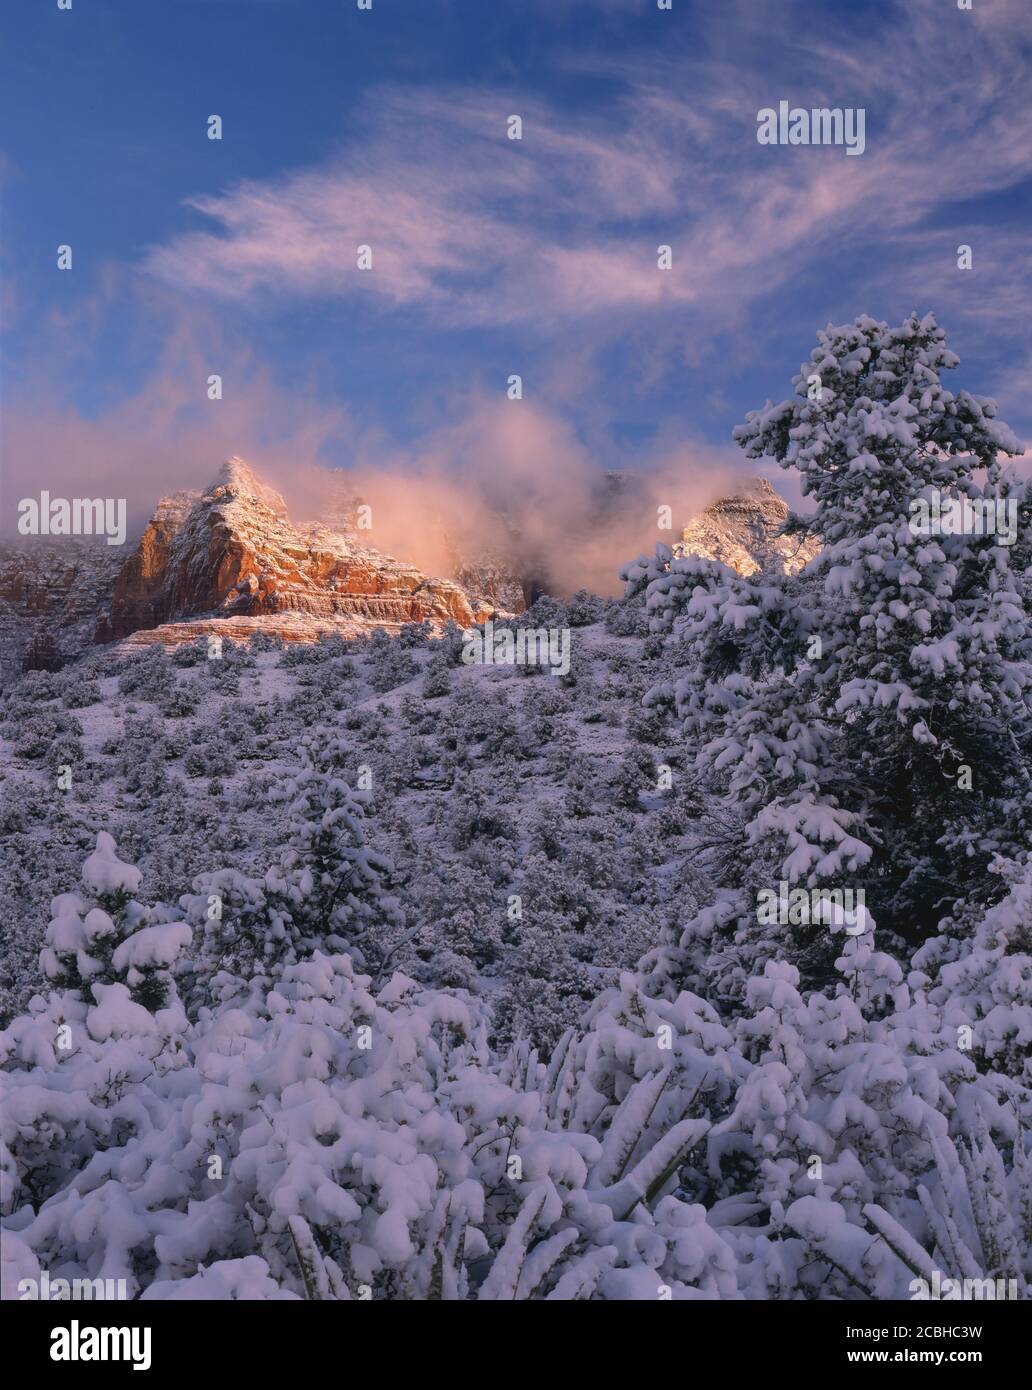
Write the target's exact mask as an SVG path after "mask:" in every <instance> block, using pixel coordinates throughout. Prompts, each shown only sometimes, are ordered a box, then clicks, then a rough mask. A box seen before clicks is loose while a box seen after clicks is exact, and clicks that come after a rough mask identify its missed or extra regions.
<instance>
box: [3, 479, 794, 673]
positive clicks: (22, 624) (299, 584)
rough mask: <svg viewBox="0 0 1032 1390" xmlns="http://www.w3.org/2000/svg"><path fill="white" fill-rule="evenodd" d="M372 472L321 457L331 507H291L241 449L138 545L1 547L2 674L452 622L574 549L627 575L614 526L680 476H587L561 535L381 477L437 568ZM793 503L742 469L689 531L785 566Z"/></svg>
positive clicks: (549, 576)
mask: <svg viewBox="0 0 1032 1390" xmlns="http://www.w3.org/2000/svg"><path fill="white" fill-rule="evenodd" d="M360 481H361V480H356V479H353V478H351V477H350V475H347V474H330V473H324V474H322V475H321V476H320V479H319V480H318V488H316V485H315V483H314V482H313V481H312V480H311V479H309V485H308V489H307V490H302V491H301V492H300V493H299V495H298V500H299V505H304V507H305V510H306V511H307V513H308V514H309V515H312V514H313V513H314V514H315V515H317V516H318V517H319V519H318V520H293V519H292V518H291V516H290V514H289V508H288V504H287V502H286V501H285V500H284V497H283V496H282V494H281V493H280V492H279V491H278V490H277V489H276V488H274V487H273V486H271V485H270V483H269V482H268V481H267V479H266V478H264V477H263V476H261V475H260V474H259V473H258V472H257V471H256V470H255V469H253V468H251V467H250V465H248V464H247V463H246V462H245V461H244V460H243V459H241V458H239V457H232V458H230V459H227V460H226V462H225V463H224V464H223V465H222V467H221V469H220V470H219V472H218V475H217V476H216V478H215V479H214V481H213V482H212V483H211V484H210V486H209V487H208V488H206V489H205V490H203V491H199V490H182V491H178V492H174V493H170V494H168V495H167V496H165V497H162V498H161V499H160V500H159V501H158V503H157V505H156V506H155V508H154V511H153V515H152V516H151V519H150V521H149V522H148V524H147V525H146V527H145V528H144V530H143V533H142V534H141V536H140V538H139V540H138V542H137V543H136V545H135V547H134V548H132V550H131V551H130V552H129V553H128V554H127V553H126V551H127V549H128V547H112V548H109V547H107V546H105V545H103V544H96V543H93V542H91V541H88V540H84V539H80V538H67V539H63V540H62V541H60V542H57V541H53V540H47V541H46V542H43V541H40V540H39V539H36V540H35V541H29V540H24V541H20V542H18V543H12V544H9V545H5V546H3V547H0V647H2V652H0V662H2V664H0V670H2V676H3V680H4V681H5V682H9V681H10V680H11V679H13V678H14V677H15V676H16V675H17V674H19V672H20V671H21V670H23V669H30V670H31V669H58V668H59V667H61V666H62V665H64V664H65V663H66V662H68V661H72V660H75V659H76V658H77V657H78V656H80V655H81V654H82V653H83V652H85V651H87V650H88V649H89V648H90V647H91V646H92V645H94V644H96V643H99V644H104V643H109V642H119V643H123V644H128V648H131V649H136V648H139V647H145V646H151V645H153V644H154V643H160V644H163V645H166V646H169V647H175V646H178V645H180V644H181V643H183V642H192V641H195V640H196V639H197V638H199V637H207V636H209V635H222V636H224V637H226V638H230V639H232V640H233V641H235V642H247V641H249V640H250V639H251V638H252V637H254V636H257V635H258V634H263V635H264V636H266V637H269V636H274V637H277V638H279V639H281V640H282V641H285V642H316V641H319V640H320V639H324V638H327V637H330V636H333V635H338V636H341V637H344V638H351V637H355V636H360V635H362V634H367V633H369V632H371V631H372V630H373V629H374V628H376V627H382V628H384V629H385V630H386V631H390V632H396V631H398V630H399V629H400V628H401V626H402V625H404V624H405V623H419V622H424V621H425V622H429V623H430V625H431V628H432V629H433V630H434V631H440V630H441V629H442V628H443V627H444V626H445V625H446V624H447V623H448V622H449V621H453V622H455V623H457V624H458V626H459V627H469V626H471V625H472V624H474V623H480V622H484V621H485V620H486V619H488V618H490V617H492V616H498V615H504V614H517V613H520V612H522V611H524V610H525V609H526V608H527V606H528V605H530V604H532V603H533V602H534V600H535V599H536V598H538V597H539V596H540V595H541V594H543V593H556V594H560V595H563V594H566V595H567V596H568V579H567V570H568V567H569V563H570V557H571V556H576V557H578V558H579V559H583V560H584V562H585V563H586V564H587V565H588V567H589V569H591V567H592V566H594V567H595V568H598V566H599V565H600V564H601V562H602V561H601V557H602V556H604V557H605V563H606V565H607V566H608V568H609V569H610V570H611V571H612V573H613V574H614V575H615V574H616V569H617V563H618V560H619V557H620V556H621V555H622V554H623V553H625V552H624V551H623V550H621V548H620V544H621V542H620V540H619V539H616V540H614V537H617V538H619V537H621V536H623V535H628V536H630V535H633V536H634V537H635V538H636V541H637V542H638V543H640V541H641V539H642V538H643V531H644V530H645V529H646V528H647V527H648V526H650V525H652V524H654V518H655V501H654V499H655V496H656V495H658V494H660V493H662V492H663V491H664V490H666V491H669V489H667V488H665V483H664V481H663V479H662V477H660V478H652V477H649V476H647V475H643V474H639V473H633V472H620V471H616V470H609V471H605V472H603V471H599V472H597V473H595V474H594V475H593V478H592V481H591V483H590V485H587V484H584V483H583V482H582V483H580V484H578V486H579V488H580V491H579V492H578V494H577V496H578V498H579V499H580V500H579V502H578V504H577V506H576V507H574V506H573V505H572V504H571V505H570V507H569V508H568V510H566V511H563V512H562V514H561V515H562V517H563V518H564V520H563V524H565V525H567V526H568V528H569V531H568V542H567V545H566V547H565V549H563V550H561V551H560V550H559V549H557V547H556V545H555V544H553V541H552V536H553V531H554V528H555V526H556V525H557V523H556V521H555V519H554V518H553V519H551V520H550V521H549V523H548V528H544V529H541V528H539V525H538V522H537V521H535V519H534V518H533V517H531V516H530V515H529V514H528V513H527V512H525V511H523V510H520V509H517V511H516V513H515V515H513V516H508V515H507V514H506V513H505V512H504V511H501V510H495V509H493V508H489V507H487V505H486V504H482V502H481V501H479V500H477V499H476V498H475V497H474V498H473V499H472V500H471V503H470V511H469V513H468V514H464V513H462V512H461V511H460V510H459V507H458V504H457V503H456V501H455V498H454V495H453V493H452V492H451V491H450V490H449V489H450V487H451V484H448V485H445V484H444V483H440V482H438V483H434V484H433V485H432V486H433V487H437V488H440V489H443V490H441V491H438V492H436V493H434V494H433V495H434V496H436V497H438V499H439V500H438V502H437V504H436V508H435V506H432V505H431V506H428V507H427V515H426V524H425V525H423V526H419V525H418V524H417V521H416V519H415V517H414V515H410V514H409V512H408V511H406V510H404V509H402V510H400V511H399V510H398V508H397V506H394V505H392V504H393V503H394V501H395V498H394V492H393V489H392V487H387V488H386V490H385V492H384V494H383V497H384V501H383V502H379V501H376V502H374V504H373V506H374V509H375V515H376V518H377V528H378V529H377V534H378V533H379V529H380V522H381V518H383V517H384V515H385V514H386V515H387V518H388V523H389V521H390V519H391V516H392V515H393V517H394V521H395V525H394V526H393V527H392V526H390V525H389V524H388V525H387V527H386V529H387V531H388V533H389V534H391V535H394V536H396V537H397V538H398V540H400V541H401V542H402V544H406V543H407V544H411V545H412V546H413V548H414V549H416V550H418V551H421V552H427V551H428V550H429V549H432V550H433V552H434V554H435V555H436V557H437V558H438V559H439V561H440V564H441V574H440V576H439V577H431V576H430V575H429V574H428V573H427V572H425V571H424V570H423V569H421V568H420V567H419V566H418V565H416V564H413V563H410V562H408V561H407V559H397V558H395V557H394V556H393V555H391V554H387V553H385V551H383V550H381V549H379V548H378V547H374V546H372V545H369V544H368V543H367V537H368V535H369V534H370V533H369V532H367V531H364V530H362V529H361V524H360V509H361V508H362V507H363V505H365V499H366V497H367V496H368V495H369V494H368V493H366V492H365V491H363V489H362V488H361V486H360V485H359V483H360ZM424 484H425V486H426V487H427V488H428V489H430V488H431V484H429V483H428V482H427V481H426V480H424ZM422 486H423V485H421V484H416V485H415V493H416V496H417V498H418V499H420V500H421V501H422V500H424V499H429V497H430V495H431V493H430V491H427V492H426V493H424V492H423V491H422V490H421V487H422ZM448 515H450V516H451V520H450V522H449V521H447V520H446V519H444V518H446V517H447V516H448ZM787 515H788V509H787V507H786V505H785V503H784V502H783V501H782V500H781V498H779V497H778V495H777V494H776V493H775V492H774V491H773V489H772V488H771V487H770V486H769V484H767V483H765V482H763V481H762V480H760V479H754V480H752V481H751V482H749V481H745V482H743V484H742V486H741V489H740V490H739V491H738V492H733V493H730V494H729V495H727V496H724V497H723V498H721V499H718V501H716V502H714V503H713V504H712V505H711V506H710V507H708V508H706V509H705V510H703V511H701V512H700V513H699V514H698V515H697V516H696V517H695V518H694V519H693V520H690V521H689V523H688V525H687V526H685V527H684V528H683V530H682V532H681V535H682V542H681V543H679V544H683V546H684V548H685V553H695V554H699V555H703V556H706V557H708V558H716V559H721V560H723V561H724V562H725V563H727V564H730V565H731V566H732V567H733V568H736V569H738V570H739V571H740V572H741V573H742V574H750V573H753V572H755V571H756V570H766V569H769V568H770V567H771V565H773V566H774V567H775V568H777V567H778V566H780V565H781V564H782V561H784V563H785V565H786V566H787V567H788V568H791V567H792V566H793V565H796V562H797V561H798V565H801V564H802V563H803V562H804V557H805V558H809V557H810V555H811V554H812V553H813V551H812V549H811V548H810V547H811V543H810V542H807V543H805V545H804V546H803V548H801V549H800V548H799V543H798V542H797V541H796V540H794V539H788V538H782V537H779V535H778V532H779V529H780V527H781V525H782V524H783V522H784V520H785V518H786V517H787ZM456 517H461V518H462V520H461V523H460V522H459V521H457V520H456ZM399 518H401V519H404V520H405V522H406V526H407V528H408V529H407V542H406V533H403V532H401V531H399V530H398V529H397V522H398V519H399ZM435 527H436V528H437V529H438V533H439V534H438V536H437V539H436V540H434V538H433V535H432V533H433V532H434V529H435ZM549 528H551V529H549ZM675 534H676V533H675ZM627 544H628V545H630V544H631V542H630V541H628V542H627ZM569 592H572V591H569Z"/></svg>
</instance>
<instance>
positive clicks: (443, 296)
mask: <svg viewBox="0 0 1032 1390" xmlns="http://www.w3.org/2000/svg"><path fill="white" fill-rule="evenodd" d="M733 8H734V9H735V11H736V14H737V17H738V18H740V19H741V21H742V26H743V28H742V31H741V33H742V41H741V46H740V60H739V61H738V63H736V64H731V63H729V62H726V61H723V60H720V59H719V58H718V59H717V60H714V58H713V56H712V52H707V53H699V54H693V53H685V52H677V51H676V50H675V51H673V52H672V53H671V54H670V56H669V58H668V60H667V61H666V62H665V63H660V64H658V65H657V64H656V63H655V62H651V63H650V64H649V65H648V66H647V67H646V66H645V65H643V64H641V63H640V62H639V61H637V60H633V59H629V60H628V61H627V62H625V63H616V62H615V61H614V60H612V59H611V58H608V59H602V58H599V59H597V60H595V61H594V63H593V60H592V57H591V54H590V48H589V50H588V52H587V53H585V54H581V55H580V56H579V57H578V58H577V59H576V66H577V68H578V71H579V72H580V73H585V72H594V74H595V75H596V76H598V77H600V78H605V79H607V80H609V81H611V82H614V83H616V84H617V86H616V88H615V90H614V96H613V100H612V101H611V102H609V103H606V104H599V105H596V106H594V107H593V108H592V109H591V111H590V113H588V114H585V113H584V112H579V113H578V114H576V115H571V114H570V113H569V112H564V111H561V110H559V109H557V108H556V107H554V106H551V105H549V104H547V103H546V102H544V101H543V100H542V99H540V98H534V99H533V100H529V99H528V98H527V96H526V94H523V95H519V96H517V95H513V94H508V95H501V94H499V93H498V92H490V93H488V92H481V93H470V92H469V91H468V90H467V89H463V90H461V91H458V90H455V91H443V90H420V91H418V92H413V91H410V90H401V89H397V88H389V87H388V88H385V89H383V90H382V91H381V92H380V94H379V96H378V98H377V100H376V101H375V102H371V103H369V110H370V112H371V113H373V114H371V115H370V117H369V121H368V126H367V128H366V129H364V130H362V131H360V132H358V133H357V134H356V135H355V137H354V138H353V139H352V140H351V141H350V143H349V144H348V145H347V146H346V147H345V148H344V149H343V150H341V151H340V153H339V154H338V155H337V156H336V157H335V158H334V159H333V160H332V161H331V162H329V163H328V164H326V165H325V166H323V167H318V168H308V169H303V170H299V171H296V172H294V173H292V174H289V175H287V176H285V177H282V178H278V179H273V180H268V181H263V182H258V183H256V182H250V183H241V184H238V185H235V186H232V187H230V188H228V189H226V190H225V191H223V192H221V193H218V194H215V195H205V196H197V197H195V198H193V199H191V200H190V201H191V205H192V206H193V207H194V208H195V209H196V210H197V211H198V212H199V213H201V214H202V215H203V216H204V217H205V218H206V219H208V220H209V222H210V223H211V224H212V225H211V226H210V227H209V228H208V229H205V230H198V231H195V232H192V233H189V234H187V235H184V236H180V237H177V238H175V239H174V240H172V241H171V242H169V243H167V244H166V245H164V246H161V247H156V248H154V249H153V250H152V251H151V253H150V255H149V258H148V266H149V269H150V270H151V271H152V272H154V273H155V274H157V275H159V276H162V277H164V278H165V279H167V280H169V281H170V282H172V283H175V284H176V285H178V286H187V287H192V288H193V289H195V290H197V291H200V292H203V293H204V294H205V295H214V296H224V297H226V298H231V299H253V300H256V301H260V300H261V298H262V297H263V296H271V297H291V296H301V297H315V296H331V297H336V298H342V299H343V298H348V297H351V296H362V295H365V296H368V297H371V298H372V299H373V300H374V301H378V302H379V303H380V304H381V305H382V307H384V308H385V309H390V308H396V307H405V308H412V307H420V308H422V309H424V310H426V311H427V312H429V313H432V314H433V315H434V318H435V321H436V322H454V323H459V324H463V323H474V324H497V325H506V324H513V323H525V322H534V323H538V324H541V325H543V326H554V325H556V324H559V323H563V322H571V323H575V322H581V321H583V320H585V319H589V318H592V317H594V318H595V319H596V320H598V319H601V318H603V317H605V318H606V319H608V320H609V321H610V323H611V325H612V328H613V329H616V328H617V326H618V324H619V322H620V320H621V316H622V315H624V314H632V313H633V314H640V313H642V312H645V313H648V312H649V311H650V310H656V311H664V310H668V309H670V308H671V307H674V308H678V309H683V310H684V311H685V312H686V313H689V314H691V315H693V316H697V317H698V319H699V321H700V322H703V321H705V320H706V319H707V317H711V316H713V315H733V314H735V313H737V312H741V311H742V310H743V309H746V308H748V306H749V305H750V304H752V303H753V302H755V301H756V300H758V299H760V298H761V297H763V296H765V295H768V294H770V293H771V292H772V291H773V290H775V289H777V288H778V287H779V286H784V285H785V284H786V283H788V282H790V281H791V280H792V279H793V278H794V277H795V276H797V275H799V274H805V272H806V270H807V267H808V265H809V264H810V263H811V262H812V259H813V257H814V256H817V255H821V256H829V255H834V254H835V248H836V247H837V246H841V245H842V244H843V243H850V244H851V243H853V242H855V240H856V238H858V237H863V238H864V239H866V240H867V241H868V242H872V241H873V242H874V243H876V244H880V245H882V246H884V247H885V248H886V254H887V255H888V254H889V249H890V248H891V247H892V246H893V245H894V244H896V243H897V242H898V243H899V244H900V245H901V246H903V247H905V245H906V239H907V237H908V235H909V234H910V233H912V232H913V230H914V229H915V228H916V227H918V226H920V225H921V224H922V223H923V222H924V221H925V220H926V219H927V218H929V216H931V215H932V214H933V213H934V212H935V211H936V209H938V208H940V207H942V206H944V205H946V204H948V203H949V202H950V201H951V200H952V199H955V198H957V196H958V194H959V193H960V191H961V187H962V189H963V195H964V196H965V197H967V198H971V197H977V196H979V195H984V194H986V193H990V192H993V191H996V190H999V189H1003V188H1006V187H1008V186H1009V185H1011V184H1012V183H1014V182H1015V181H1018V180H1020V179H1023V178H1026V177H1028V176H1029V175H1030V174H1032V109H1030V108H1029V107H1028V105H1027V103H1026V104H1024V105H1021V104H1018V103H1015V102H1013V101H1009V100H1007V97H1008V93H1009V92H1010V91H1012V90H1013V85H1012V84H1014V83H1015V82H1016V81H1017V80H1019V79H1020V77H1021V69H1022V68H1023V66H1024V59H1023V57H1022V53H1021V43H1022V41H1023V40H1025V39H1027V30H1028V25H1027V22H1026V18H1027V17H1026V15H1024V14H1023V12H1022V10H1021V8H1020V7H1019V6H1017V5H1015V4H1013V3H1010V0H983V3H982V4H980V5H979V7H978V8H979V14H978V16H977V17H975V18H972V16H970V15H967V14H965V13H962V12H959V11H958V12H956V13H950V14H947V13H946V7H944V6H943V5H941V4H938V3H933V0H912V3H908V4H907V5H906V6H891V7H887V11H888V13H887V17H886V18H885V20H884V21H883V22H882V23H879V24H878V25H876V26H874V28H873V29H872V31H871V32H869V33H867V34H859V35H858V33H857V30H856V26H855V25H853V26H851V27H850V28H848V29H846V28H844V27H843V25H842V24H841V22H840V23H838V24H836V23H835V22H833V21H831V20H828V21H826V22H822V23H820V24H819V25H814V24H811V25H810V26H808V27H807V26H803V27H801V28H800V27H797V26H795V25H794V24H792V23H790V22H789V21H790V18H791V14H792V13H794V10H795V7H793V6H792V5H787V6H786V7H785V9H786V17H785V34H786V37H785V40H784V43H783V45H782V46H781V49H780V51H778V50H777V49H775V51H774V52H773V53H772V52H771V51H770V44H769V29H768V30H765V31H764V32H765V33H766V36H767V41H768V42H767V48H766V50H764V51H762V52H761V51H760V49H759V48H758V47H753V46H752V45H751V44H750V42H749V34H750V31H752V32H753V33H754V34H755V31H756V17H755V11H754V9H753V11H750V10H749V9H748V8H747V7H744V6H742V5H740V4H738V5H735V6H734V7H733ZM717 18H718V17H717V15H716V14H714V16H713V19H712V25H713V34H714V43H716V37H715V36H716V35H717V34H718V32H719V33H720V34H726V33H727V27H728V19H729V17H728V7H727V6H722V7H721V9H720V14H719V21H720V27H719V30H718V28H717ZM921 53H926V54H929V55H930V54H932V53H934V55H935V63H934V76H930V77H929V80H927V81H917V80H915V72H916V71H918V70H920V64H918V65H917V66H916V67H915V55H919V54H921ZM961 70H963V72H964V81H963V93H962V100H958V85H957V84H956V83H955V82H954V81H952V80H951V76H952V74H954V73H956V72H959V71H961ZM787 73H791V83H790V85H789V83H788V78H787V76H786V74H787ZM782 96H784V97H786V98H788V99H791V100H792V101H794V102H799V103H800V104H803V105H809V104H814V105H865V106H866V108H867V111H868V147H867V152H866V153H865V154H864V156H863V157H862V158H860V159H845V158H844V157H843V152H842V151H841V150H834V149H820V150H813V149H799V148H773V149H772V148H761V147H758V146H757V145H756V142H755V113H756V111H757V109H758V107H759V106H760V105H766V104H776V102H777V100H779V99H780V98H781V97H782ZM511 112H516V113H519V114H520V115H521V116H522V118H523V121H524V139H523V140H522V141H521V142H517V141H509V140H507V139H506V138H505V121H506V117H507V116H508V115H509V114H510V113H511ZM947 169H948V170H949V176H948V177H944V170H947ZM718 189H719V196H718V194H717V190H718ZM360 244H369V245H371V246H372V248H373V269H372V271H368V272H367V271H361V270H359V269H358V268H357V265H356V248H357V247H358V246H359V245H360ZM660 244H669V245H670V246H672V248H673V261H674V264H673V269H672V270H669V271H663V270H659V269H657V264H656V257H657V247H658V246H659V245H660Z"/></svg>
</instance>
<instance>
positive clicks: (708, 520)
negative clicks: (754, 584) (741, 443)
mask: <svg viewBox="0 0 1032 1390" xmlns="http://www.w3.org/2000/svg"><path fill="white" fill-rule="evenodd" d="M788 514H789V511H788V506H787V504H786V503H785V502H784V501H783V500H782V499H781V498H780V497H779V496H778V494H777V493H776V492H775V491H774V489H773V488H772V487H771V485H770V483H768V482H767V480H766V478H753V479H751V480H750V482H749V483H748V484H747V485H746V487H745V488H744V489H743V490H742V491H741V492H738V493H734V494H733V495H732V496H730V497H722V498H720V500H719V501H717V502H714V503H712V505H711V506H709V507H707V508H706V509H705V510H704V511H701V512H700V513H699V515H698V516H697V517H695V518H694V520H692V521H690V522H689V523H688V525H687V526H686V527H685V528H684V530H683V531H682V532H681V539H680V541H678V542H677V543H676V544H675V546H674V547H673V548H674V549H675V550H676V551H677V552H678V553H679V554H681V555H698V556H700V557H701V558H702V559H703V560H719V561H720V562H721V564H724V565H729V566H730V567H731V569H734V570H737V571H738V573H739V574H742V575H750V574H758V573H759V572H761V571H766V572H768V573H778V574H797V573H798V572H799V571H800V570H801V569H802V568H803V566H804V565H807V564H809V562H810V561H811V560H812V559H813V558H814V556H815V555H816V554H817V553H818V552H819V550H820V548H821V546H820V542H819V541H818V540H817V538H816V536H811V535H804V536H802V537H800V536H798V535H791V536H783V535H781V534H780V532H781V528H782V527H783V526H784V524H785V522H786V521H787V520H788Z"/></svg>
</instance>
